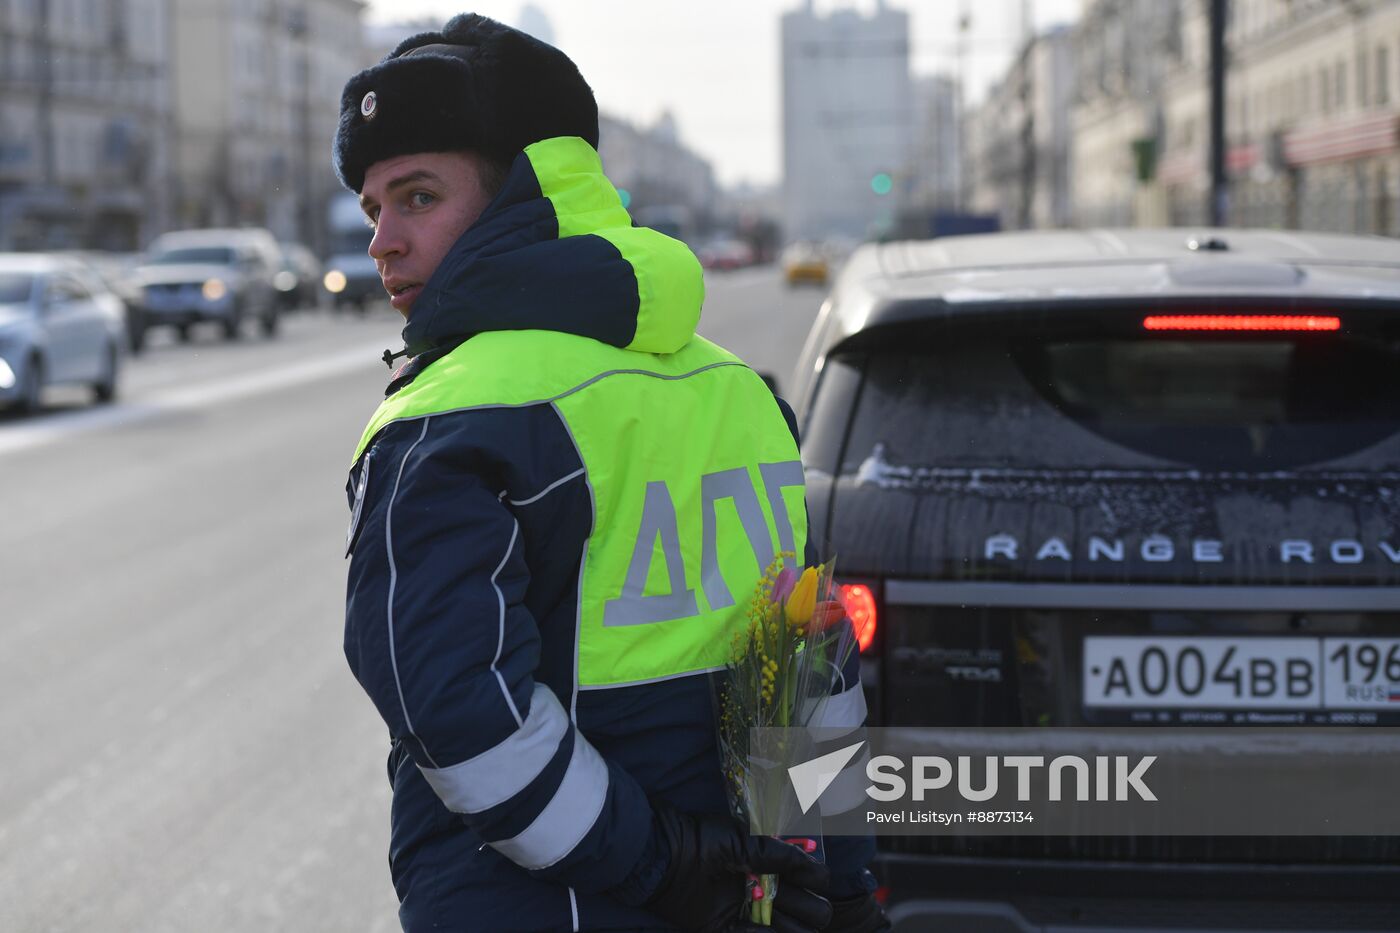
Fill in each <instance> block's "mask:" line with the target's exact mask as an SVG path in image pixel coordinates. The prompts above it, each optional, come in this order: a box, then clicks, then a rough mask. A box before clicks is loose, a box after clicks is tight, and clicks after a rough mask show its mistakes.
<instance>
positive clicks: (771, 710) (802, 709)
mask: <svg viewBox="0 0 1400 933" xmlns="http://www.w3.org/2000/svg"><path fill="white" fill-rule="evenodd" d="M794 557H795V555H793V554H792V553H791V552H783V553H780V554H778V556H777V557H776V558H775V559H774V560H773V563H772V564H771V565H769V567H768V569H767V570H766V571H765V572H764V574H763V577H762V579H761V580H760V581H759V583H758V586H757V588H756V590H755V592H754V594H753V599H752V600H751V601H750V603H749V611H748V624H747V626H746V628H745V629H744V630H742V631H740V632H739V633H737V634H736V635H735V636H734V640H733V645H732V651H731V653H730V658H729V662H728V664H727V665H726V666H725V668H724V670H723V671H722V672H721V673H720V675H719V678H720V683H719V685H718V689H717V691H716V695H717V697H718V702H719V732H720V735H719V744H720V760H721V762H722V764H723V766H724V769H725V776H726V778H727V780H726V785H727V789H728V791H729V801H730V806H731V810H732V812H733V813H734V815H735V816H737V817H738V818H739V819H740V820H741V821H743V822H746V823H748V824H749V825H750V826H756V825H766V826H777V825H779V824H780V823H784V822H786V819H787V817H788V816H789V814H788V813H786V812H785V810H786V808H788V807H791V806H792V805H793V799H792V797H791V795H790V794H789V793H788V792H787V785H786V782H785V781H784V780H782V779H781V777H782V774H783V772H782V769H780V768H772V767H769V768H766V769H765V768H763V767H761V765H762V764H763V763H762V762H757V761H755V760H753V758H752V757H751V748H750V732H749V730H750V729H754V728H792V729H799V728H806V727H808V726H810V725H812V724H813V722H814V721H815V718H816V716H817V715H818V711H819V710H820V709H821V708H822V706H823V704H824V703H825V702H827V700H828V699H829V697H830V696H831V692H832V685H833V683H835V682H836V679H837V676H838V673H839V671H840V670H841V668H842V666H843V665H844V664H845V663H846V661H847V659H848V658H849V657H850V654H851V651H852V650H853V649H854V647H855V644H856V639H855V636H854V633H853V631H852V628H851V626H850V625H849V624H846V622H845V619H846V612H845V608H844V607H843V606H842V604H841V602H840V600H839V599H838V598H837V596H836V590H835V588H834V587H833V585H832V563H831V562H830V561H828V562H827V563H824V564H819V565H817V566H813V567H806V568H798V567H796V566H795V564H794V563H793V561H794ZM765 751H766V752H767V757H774V756H773V754H772V753H773V751H774V750H773V749H765ZM776 757H778V758H780V759H782V758H784V757H785V756H783V755H782V754H781V752H779V754H778V755H777V756H776ZM769 764H771V762H769ZM787 841H789V842H794V843H797V844H799V845H801V846H802V847H803V848H804V850H805V851H807V852H808V853H809V854H812V853H814V852H815V851H816V849H817V842H816V840H811V839H803V840H787ZM750 889H751V891H752V896H753V903H752V907H751V911H752V913H751V919H752V920H753V922H754V923H757V924H761V925H763V926H771V925H772V916H773V898H774V897H775V896H776V895H777V878H776V877H775V876H773V875H764V876H762V877H758V878H751V879H750Z"/></svg>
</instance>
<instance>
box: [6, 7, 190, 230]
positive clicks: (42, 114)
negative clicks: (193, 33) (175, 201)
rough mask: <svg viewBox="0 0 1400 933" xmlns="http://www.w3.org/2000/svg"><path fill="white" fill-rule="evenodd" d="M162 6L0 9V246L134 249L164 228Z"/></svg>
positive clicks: (165, 46)
mask: <svg viewBox="0 0 1400 933" xmlns="http://www.w3.org/2000/svg"><path fill="white" fill-rule="evenodd" d="M170 15H171V10H170V6H169V3H168V0H0V249H14V248H38V247H100V248H107V249H117V250H130V249H136V248H138V247H139V246H141V245H144V243H145V241H146V240H147V239H149V237H151V236H152V235H154V234H155V233H157V232H159V231H161V230H163V229H164V228H165V227H166V226H167V225H168V223H169V218H170V207H171V205H170V200H169V191H170V187H171V145H170V138H171V119H172V107H171V93H172V75H171V28H170V26H171V20H170Z"/></svg>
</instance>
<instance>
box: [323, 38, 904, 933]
mask: <svg viewBox="0 0 1400 933" xmlns="http://www.w3.org/2000/svg"><path fill="white" fill-rule="evenodd" d="M597 143H598V112H597V107H596V105H595V103H594V99H593V94H592V92H591V90H590V89H589V88H588V86H587V84H585V83H584V81H583V79H582V77H581V76H580V75H579V73H578V70H577V68H576V67H575V66H574V64H573V63H572V62H571V61H570V60H569V59H568V58H567V57H566V56H565V55H564V54H563V53H561V52H560V51H558V50H557V49H555V48H553V47H551V46H549V45H546V44H544V43H541V42H539V41H536V40H535V39H533V38H531V37H529V36H527V35H525V34H524V33H521V32H518V31H516V30H514V29H510V28H508V27H506V26H503V25H501V24H500V23H497V22H494V21H492V20H490V19H486V18H484V17H480V16H476V15H462V16H458V17H455V18H454V19H452V20H451V21H450V22H448V23H447V25H446V26H445V27H444V29H443V30H442V31H441V32H439V33H427V34H423V35H418V36H415V37H413V38H411V39H408V40H406V41H404V42H403V43H401V44H400V45H399V47H398V48H397V49H395V51H394V52H393V53H392V54H390V55H389V56H388V57H387V58H386V59H385V60H384V61H383V62H381V63H380V64H378V65H376V66H374V67H372V68H370V69H368V70H366V71H363V72H361V73H360V74H358V75H356V76H355V77H353V78H352V79H351V80H350V81H349V83H348V84H347V85H346V87H345V91H344V94H343V96H342V101H341V116H340V124H339V128H338V131H337V135H336V140H335V162H336V168H337V171H338V173H339V175H340V178H341V180H342V181H343V182H344V184H345V185H346V186H347V187H349V188H350V189H351V190H353V191H355V192H357V193H358V194H359V195H360V203H361V205H362V207H363V209H364V212H365V215H366V217H367V218H368V220H369V222H370V224H371V225H372V226H373V227H374V239H373V242H372V243H371V245H370V254H371V255H372V256H373V257H374V259H375V262H376V264H377V266H378V269H379V273H380V276H381V278H382V280H383V283H384V287H385V289H386V290H387V291H388V293H389V296H390V302H391V303H392V305H393V306H394V307H395V308H396V309H398V311H399V312H400V313H402V314H403V315H404V316H405V317H406V319H407V326H406V327H405V328H404V331H403V337H404V341H405V349H404V351H403V353H401V354H386V356H388V357H389V358H390V361H391V362H392V360H393V358H394V357H395V356H400V355H402V356H407V361H406V362H405V363H404V364H403V365H402V366H401V367H400V368H399V369H398V370H397V372H395V373H394V375H393V377H392V378H391V381H390V384H389V387H388V391H387V393H386V399H385V401H384V403H383V404H382V405H381V406H380V408H379V410H378V411H377V412H376V413H375V415H374V417H373V419H372V420H371V421H370V423H369V426H368V427H367V428H366V430H365V432H364V436H363V437H362V438H361V440H360V443H359V445H358V447H357V448H356V450H355V455H354V459H353V466H352V469H351V473H350V481H349V484H348V487H347V488H348V491H349V493H350V497H351V505H352V520H351V526H350V535H349V540H348V542H347V550H348V552H349V554H350V556H351V561H350V572H349V585H348V596H347V606H346V624H345V653H346V657H347V658H348V660H349V662H350V667H351V669H352V670H353V672H354V674H355V677H356V678H357V679H358V680H359V682H360V684H361V685H362V686H363V687H364V689H365V691H366V692H367V693H368V694H369V696H370V698H371V699H372V700H373V701H374V703H375V706H376V707H377V708H378V710H379V712H380V714H381V715H382V716H383V718H384V721H385V722H386V723H387V724H388V726H389V731H390V735H391V737H392V742H393V744H392V750H391V752H390V755H389V762H388V770H389V778H390V781H391V782H392V785H393V791H394V794H393V814H392V829H391V842H390V868H391V871H392V875H393V880H394V886H395V888H396V890H397V892H398V896H399V899H400V902H401V906H400V919H401V921H402V923H403V926H404V928H405V929H408V930H428V929H437V930H486V931H509V930H532V931H538V930H643V929H645V930H655V929H674V928H680V929H688V930H715V931H718V930H726V931H728V930H743V929H749V928H750V925H749V924H748V923H747V922H745V921H743V920H741V919H740V918H741V915H743V914H745V913H746V909H745V908H746V906H747V905H746V901H745V898H746V894H747V888H746V883H745V877H746V873H747V872H771V873H777V874H779V876H780V881H779V897H778V901H777V905H776V907H777V909H776V913H775V919H774V926H775V927H776V928H778V929H780V930H791V931H802V930H818V929H840V930H875V929H880V928H882V924H883V922H884V921H883V917H882V915H881V914H880V911H879V908H878V907H877V906H876V905H875V902H874V900H873V898H872V896H871V890H872V889H873V887H874V884H873V881H872V879H871V876H870V874H869V872H868V871H866V870H865V865H866V861H867V860H868V859H869V857H870V855H871V850H870V847H869V843H868V840H867V841H865V842H860V841H849V840H831V844H830V845H829V847H828V849H829V851H828V853H827V855H828V857H827V864H825V865H822V864H819V863H817V862H816V861H814V860H812V859H811V858H809V857H808V856H807V855H805V854H803V853H802V852H801V851H799V850H798V849H797V848H796V847H794V846H790V845H787V844H785V843H782V842H779V841H777V840H773V839H766V838H759V837H753V836H750V835H749V834H748V833H747V832H746V830H745V829H744V828H743V827H741V826H739V825H738V823H737V822H735V821H734V820H732V819H731V818H730V817H728V816H727V815H726V813H725V811H726V803H725V797H724V786H723V783H722V778H721V775H720V766H719V760H718V754H717V751H716V741H715V728H714V722H713V712H712V701H711V697H710V694H709V678H708V677H707V676H706V675H707V672H709V671H711V670H713V669H715V668H717V667H719V666H721V665H722V664H723V662H724V655H725V651H726V650H727V646H728V645H729V644H730V637H729V636H730V633H732V632H733V631H735V630H736V628H737V627H738V626H739V625H740V624H741V623H742V620H743V618H744V608H745V604H746V602H747V599H748V597H749V594H750V593H751V592H752V590H753V587H754V585H755V584H756V582H757V579H758V577H759V574H760V568H762V567H763V566H765V565H766V564H767V563H768V561H769V560H770V559H771V558H772V556H773V555H774V553H775V552H776V551H777V550H778V549H779V548H781V549H789V550H791V549H796V550H797V551H798V552H799V553H800V552H801V549H802V548H803V546H804V544H805V540H806V513H805V509H804V506H803V487H802V471H801V466H800V464H799V461H798V451H797V446H796V441H795V438H794V432H793V430H792V429H791V421H790V412H787V411H785V410H784V408H782V407H780V404H779V403H777V402H776V401H775V399H774V397H773V395H772V394H771V393H770V392H769V390H768V389H767V388H766V387H765V386H764V384H763V382H762V381H761V380H760V379H759V377H758V376H757V375H755V374H754V373H753V372H752V371H751V370H750V369H748V368H747V367H746V366H745V365H744V364H743V363H742V362H741V361H740V360H739V359H737V358H736V357H734V356H733V355H732V354H730V353H728V352H726V351H725V350H723V349H721V348H720V347H718V346H715V345H714V344H712V343H710V342H708V341H706V340H704V339H702V338H700V337H697V336H696V335H695V325H696V322H697V321H698V319H699V316H700V305H701V302H702V298H703V282H702V278H701V271H700V267H699V264H698V263H697V261H696V259H695V257H694V256H693V255H692V254H691V252H690V251H689V250H688V249H687V248H686V247H685V246H684V245H683V244H682V243H680V242H677V241H675V240H672V239H669V238H667V237H665V236H662V235H661V234H659V233H657V232H655V231H652V230H649V229H646V228H640V227H634V226H633V225H632V223H631V220H630V218H629V217H628V215H627V212H626V211H625V209H624V208H623V206H622V204H621V202H620V200H619V197H618V194H617V192H616V190H615V189H614V188H613V187H612V185H611V184H610V183H609V182H608V180H607V179H606V178H605V177H604V176H603V173H602V169H601V166H600V164H599V159H598V154H597V151H596V149H597ZM852 690H853V691H854V692H853V693H850V692H849V691H848V694H846V695H843V696H842V697H839V698H837V699H838V700H842V702H836V701H833V703H832V704H831V707H832V708H833V709H835V710H838V711H844V712H838V713H837V715H838V716H840V715H845V716H847V717H849V718H850V719H851V723H850V724H851V725H859V724H860V722H859V720H863V717H864V705H863V702H862V701H860V700H859V694H860V687H859V685H858V684H857V685H855V686H854V687H853V688H852ZM825 724H826V725H835V724H837V723H825ZM828 899H829V900H828ZM833 904H834V907H833ZM833 914H834V915H835V916H834V919H833ZM828 924H831V925H830V926H828Z"/></svg>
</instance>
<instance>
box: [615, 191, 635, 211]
mask: <svg viewBox="0 0 1400 933" xmlns="http://www.w3.org/2000/svg"><path fill="white" fill-rule="evenodd" d="M617 196H618V197H619V198H621V199H622V209H623V210H624V211H625V210H627V208H629V207H631V206H632V192H630V191H628V190H627V189H626V188H618V189H617Z"/></svg>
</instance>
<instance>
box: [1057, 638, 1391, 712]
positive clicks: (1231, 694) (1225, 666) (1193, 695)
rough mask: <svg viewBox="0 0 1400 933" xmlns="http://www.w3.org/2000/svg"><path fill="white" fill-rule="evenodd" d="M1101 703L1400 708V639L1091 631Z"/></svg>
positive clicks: (1089, 679)
mask: <svg viewBox="0 0 1400 933" xmlns="http://www.w3.org/2000/svg"><path fill="white" fill-rule="evenodd" d="M1083 682H1084V705H1085V706H1086V707H1091V708H1100V709H1129V708H1131V709H1158V708H1172V709H1326V710H1332V709H1342V710H1358V709H1361V710H1365V709H1388V708H1397V709H1400V638H1213V637H1207V638H1199V637H1179V636H1162V637H1126V636H1125V637H1117V636H1091V637H1088V638H1085V639H1084V681H1083Z"/></svg>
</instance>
